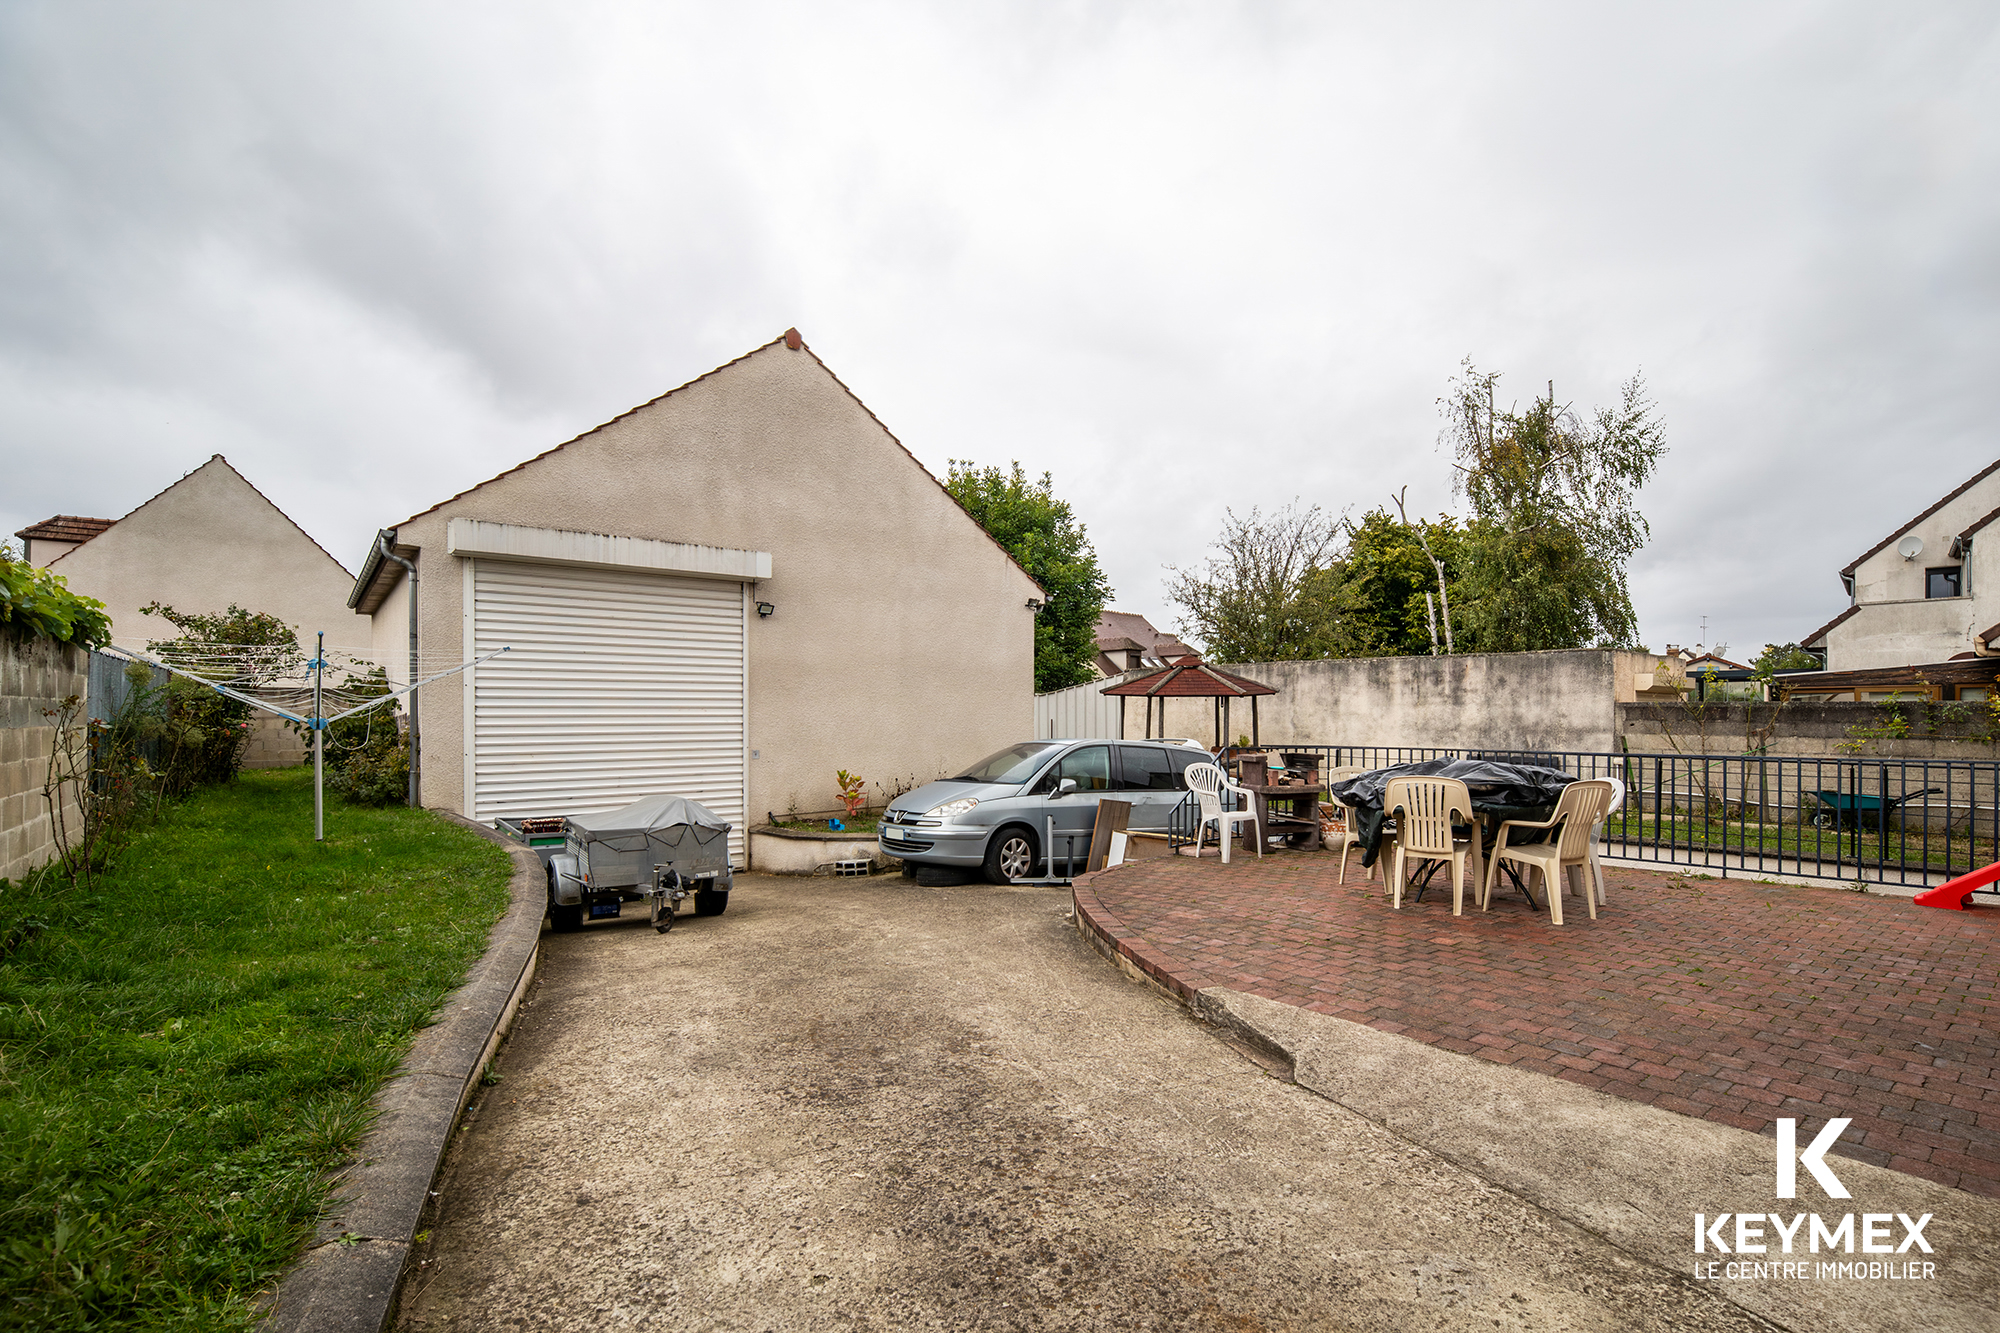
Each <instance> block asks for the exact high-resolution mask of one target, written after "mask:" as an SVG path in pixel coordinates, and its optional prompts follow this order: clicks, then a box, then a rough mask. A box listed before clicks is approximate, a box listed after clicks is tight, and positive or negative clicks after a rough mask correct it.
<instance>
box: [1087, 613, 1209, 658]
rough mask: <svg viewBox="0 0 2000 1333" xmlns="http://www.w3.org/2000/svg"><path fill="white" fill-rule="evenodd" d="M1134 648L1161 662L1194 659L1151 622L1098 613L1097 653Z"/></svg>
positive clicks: (1132, 615)
mask: <svg viewBox="0 0 2000 1333" xmlns="http://www.w3.org/2000/svg"><path fill="white" fill-rule="evenodd" d="M1134 648H1136V649H1138V650H1139V651H1140V652H1141V653H1144V654H1145V655H1146V656H1147V657H1150V658H1153V659H1154V660H1156V661H1160V662H1170V661H1172V660H1173V659H1174V658H1176V657H1190V656H1193V655H1194V649H1193V648H1191V647H1189V646H1188V645H1187V644H1185V643H1182V642H1181V641H1180V640H1179V639H1177V638H1175V637H1174V636H1173V635H1171V634H1168V633H1167V632H1165V631H1164V630H1157V629H1154V628H1153V622H1152V621H1150V620H1148V619H1146V617H1144V616H1142V615H1140V614H1138V613H1137V612H1135V611H1103V612H1100V613H1099V614H1098V617H1097V651H1098V652H1100V653H1112V652H1119V651H1125V652H1130V651H1131V650H1132V649H1134Z"/></svg>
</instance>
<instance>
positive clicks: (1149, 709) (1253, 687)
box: [1104, 656, 1277, 749]
mask: <svg viewBox="0 0 2000 1333" xmlns="http://www.w3.org/2000/svg"><path fill="white" fill-rule="evenodd" d="M1104 693H1105V694H1107V695H1111V696H1114V697H1116V698H1117V700H1118V714H1119V716H1118V721H1119V729H1120V730H1121V731H1122V730H1123V729H1124V721H1125V701H1126V700H1127V699H1130V698H1134V697H1137V698H1141V699H1144V700H1145V701H1146V735H1147V737H1148V738H1149V739H1150V738H1151V737H1152V734H1153V712H1154V709H1153V700H1155V699H1158V700H1159V701H1160V707H1159V716H1160V734H1161V735H1163V736H1164V735H1165V734H1166V730H1167V700H1169V699H1213V700H1214V701H1215V744H1216V747H1217V748H1218V749H1220V748H1221V747H1222V746H1225V745H1228V744H1229V743H1230V741H1229V701H1230V700H1232V699H1245V698H1247V699H1248V700H1249V701H1250V743H1251V744H1252V745H1255V744H1257V743H1258V740H1257V696H1258V695H1260V694H1276V693H1277V690H1275V689H1273V688H1272V687H1271V686H1269V685H1263V684H1259V683H1258V682H1257V681H1254V680H1246V679H1244V678H1243V677H1242V676H1238V675H1236V674H1234V673H1232V672H1228V671H1223V670H1221V669H1219V668H1217V667H1212V666H1209V665H1208V664H1207V663H1205V662H1203V661H1202V660H1201V659H1200V658H1199V657H1194V656H1189V657H1182V658H1178V659H1176V660H1175V662H1174V664H1173V665H1172V666H1170V667H1168V668H1167V669H1166V670H1164V671H1155V672H1153V673H1152V674H1151V675H1147V676H1141V677H1139V678H1138V679H1137V680H1128V681H1126V682H1125V683H1124V684H1123V685H1113V686H1112V687H1111V688H1110V689H1107V690H1105V691H1104Z"/></svg>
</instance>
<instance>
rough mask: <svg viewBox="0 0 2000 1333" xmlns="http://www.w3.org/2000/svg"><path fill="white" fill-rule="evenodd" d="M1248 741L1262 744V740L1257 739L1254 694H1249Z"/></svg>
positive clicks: (1253, 743)
mask: <svg viewBox="0 0 2000 1333" xmlns="http://www.w3.org/2000/svg"><path fill="white" fill-rule="evenodd" d="M1250 743H1251V744H1252V745H1261V744H1263V742H1262V741H1260V740H1258V739H1257V696H1256V695H1254V694H1253V695H1251V696H1250Z"/></svg>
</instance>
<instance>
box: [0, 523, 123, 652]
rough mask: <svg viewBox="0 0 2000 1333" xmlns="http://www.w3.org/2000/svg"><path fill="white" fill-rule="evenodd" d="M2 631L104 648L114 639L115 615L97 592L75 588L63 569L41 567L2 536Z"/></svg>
mask: <svg viewBox="0 0 2000 1333" xmlns="http://www.w3.org/2000/svg"><path fill="white" fill-rule="evenodd" d="M0 631H4V632H5V633H8V634H11V635H13V636H14V637H15V638H17V639H53V640H55V641H56V642H57V643H74V644H77V645H79V646H81V647H86V648H101V647H103V646H104V645H105V644H107V643H109V642H111V616H110V615H109V614H108V613H107V612H106V611H105V609H104V603H102V602H100V601H98V600H97V599H96V598H94V597H85V596H83V595H82V594H81V593H74V592H71V591H70V590H69V584H68V583H67V582H65V581H64V579H63V577H62V575H60V574H51V573H49V571H48V570H46V569H37V568H36V567H35V566H33V565H31V564H29V563H28V562H27V561H25V560H23V559H21V558H20V557H19V556H18V555H16V554H15V552H14V548H13V546H12V545H11V544H9V543H6V542H0Z"/></svg>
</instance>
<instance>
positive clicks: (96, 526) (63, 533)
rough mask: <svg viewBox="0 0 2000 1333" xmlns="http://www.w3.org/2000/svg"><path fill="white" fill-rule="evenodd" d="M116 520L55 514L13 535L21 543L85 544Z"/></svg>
mask: <svg viewBox="0 0 2000 1333" xmlns="http://www.w3.org/2000/svg"><path fill="white" fill-rule="evenodd" d="M117 521H118V520H117V519H115V518H85V517H84V516H83V515H81V514H57V515H56V516H55V517H54V518H45V519H43V520H42V521H41V522H39V523H33V524H30V525H29V526H27V527H25V528H22V529H21V530H20V531H19V532H17V533H15V534H14V535H15V536H16V537H19V538H21V539H22V540H23V541H38V542H87V541H89V540H90V539H91V538H92V537H95V536H96V535H97V534H98V533H100V532H102V531H104V530H105V529H106V528H108V527H110V526H111V525H112V524H114V523H116V522H117Z"/></svg>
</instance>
